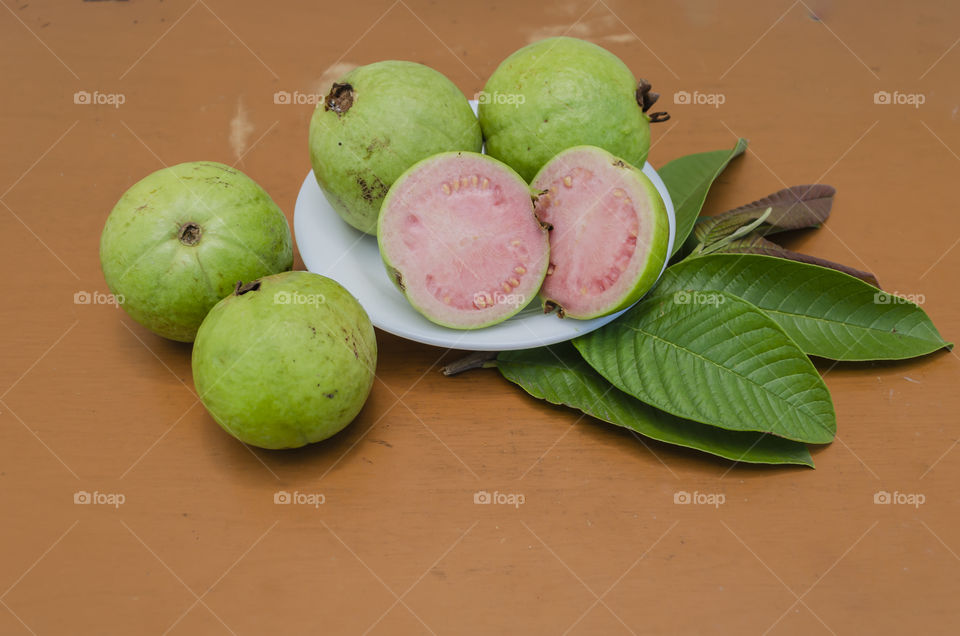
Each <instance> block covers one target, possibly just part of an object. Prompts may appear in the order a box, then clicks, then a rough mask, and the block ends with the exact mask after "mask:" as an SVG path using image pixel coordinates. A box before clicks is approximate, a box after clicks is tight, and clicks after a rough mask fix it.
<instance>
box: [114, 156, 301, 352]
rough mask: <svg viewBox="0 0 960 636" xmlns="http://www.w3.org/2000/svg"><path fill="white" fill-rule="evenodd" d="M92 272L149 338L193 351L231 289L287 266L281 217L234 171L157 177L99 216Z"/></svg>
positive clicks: (220, 168)
mask: <svg viewBox="0 0 960 636" xmlns="http://www.w3.org/2000/svg"><path fill="white" fill-rule="evenodd" d="M100 263H101V266H102V268H103V276H104V278H105V279H106V282H107V286H108V287H109V288H110V291H111V292H112V293H113V294H114V295H115V296H116V297H117V298H118V300H120V299H122V306H123V308H124V309H126V311H127V313H128V314H130V316H131V317H132V318H133V319H134V320H136V321H137V322H139V323H140V324H142V325H143V326H145V327H147V328H148V329H150V330H151V331H153V332H154V333H156V334H158V335H161V336H163V337H165V338H169V339H171V340H178V341H181V342H193V340H194V338H195V337H196V334H197V329H198V328H199V327H200V323H201V322H203V319H204V317H205V316H206V315H207V312H208V311H210V309H211V308H212V307H213V306H214V305H215V304H216V303H217V302H218V301H219V300H220V299H221V298H223V297H224V296H226V295H227V294H229V293H230V291H231V290H232V289H233V286H234V284H235V283H236V282H237V281H238V280H253V279H255V278H258V277H261V276H267V275H269V274H275V273H277V272H282V271H285V270H288V269H290V268H291V267H292V266H293V241H292V239H291V236H290V227H289V225H288V224H287V219H286V217H285V216H284V215H283V212H281V210H280V208H279V207H277V205H276V204H275V203H274V202H273V200H272V199H271V198H270V195H268V194H267V193H266V191H264V190H263V188H261V187H260V186H259V185H257V184H256V182H254V181H253V180H252V179H250V178H249V177H247V176H246V175H245V174H243V173H242V172H240V171H239V170H235V169H233V168H231V167H229V166H226V165H223V164H220V163H215V162H212V161H199V162H192V163H182V164H179V165H176V166H171V167H169V168H164V169H162V170H158V171H157V172H154V173H153V174H151V175H149V176H147V177H145V178H143V179H141V180H140V181H138V182H137V183H135V184H134V185H133V186H132V187H131V188H130V189H129V190H127V191H126V192H125V193H124V194H123V196H122V197H120V200H119V201H118V202H117V204H116V206H115V207H114V208H113V211H112V212H110V215H109V216H108V217H107V221H106V224H105V225H104V228H103V234H102V235H101V236H100Z"/></svg>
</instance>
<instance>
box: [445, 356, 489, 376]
mask: <svg viewBox="0 0 960 636" xmlns="http://www.w3.org/2000/svg"><path fill="white" fill-rule="evenodd" d="M496 358H497V352H496V351H474V352H473V353H471V354H468V355H466V356H464V357H462V358H460V359H459V360H455V361H453V362H451V363H450V364H448V365H447V366H445V367H443V368H442V369H440V372H441V373H443V375H445V376H451V375H457V374H458V373H463V372H464V371H469V370H470V369H491V368H493V367H495V366H497V361H496Z"/></svg>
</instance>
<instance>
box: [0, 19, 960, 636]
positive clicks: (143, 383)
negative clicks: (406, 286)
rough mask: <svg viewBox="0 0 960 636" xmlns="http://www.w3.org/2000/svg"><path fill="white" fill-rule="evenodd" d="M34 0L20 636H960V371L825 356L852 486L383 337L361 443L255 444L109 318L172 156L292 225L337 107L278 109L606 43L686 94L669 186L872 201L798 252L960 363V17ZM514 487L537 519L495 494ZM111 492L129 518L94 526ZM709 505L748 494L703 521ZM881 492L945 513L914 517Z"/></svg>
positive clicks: (13, 168) (2, 377)
mask: <svg viewBox="0 0 960 636" xmlns="http://www.w3.org/2000/svg"><path fill="white" fill-rule="evenodd" d="M3 4H4V7H3V8H2V9H0V48H2V51H3V55H2V56H0V69H2V77H3V78H4V84H5V87H4V88H5V90H4V95H3V98H2V105H0V133H2V137H0V139H2V152H0V203H2V209H0V259H2V260H0V262H2V271H3V272H4V278H5V281H4V285H3V291H2V295H3V300H2V302H0V330H2V333H3V334H4V335H3V347H2V352H3V353H2V359H3V364H2V367H0V396H2V401H0V504H2V511H3V522H2V524H0V633H4V634H18V633H24V632H26V633H30V632H33V633H37V634H52V633H58V634H67V633H71V634H73V633H90V634H94V633H97V634H102V633H117V634H131V633H166V632H167V631H169V632H170V633H184V634H186V633H203V634H214V633H220V632H232V633H236V634H254V633H290V634H295V633H338V634H339V633H356V632H361V633H362V632H364V631H365V630H370V631H371V633H381V634H399V633H420V632H435V633H438V634H439V633H455V634H498V633H517V634H526V633H530V634H534V633H536V634H539V633H564V632H565V630H569V632H570V633H582V634H601V633H603V634H606V633H611V634H615V633H621V632H628V631H632V632H635V633H658V634H661V633H662V634H674V633H731V634H749V633H767V632H769V633H774V634H811V633H821V632H832V633H837V634H839V633H884V634H895V633H910V632H913V633H923V634H952V633H956V632H957V629H958V622H960V605H958V604H957V602H956V599H957V593H958V591H960V586H958V560H960V524H958V523H957V522H958V520H960V515H958V503H960V486H958V483H960V449H957V448H955V447H956V445H957V441H958V416H957V409H958V407H960V391H958V389H957V380H958V369H960V362H958V358H957V355H956V354H952V353H946V352H942V353H939V354H936V355H933V356H930V357H928V358H925V359H921V360H918V361H914V362H907V363H901V364H855V365H854V364H844V365H838V366H830V365H829V364H824V365H821V369H822V370H823V371H824V372H825V373H826V382H827V384H828V385H829V387H830V389H831V391H832V393H833V397H834V400H835V402H836V408H837V413H838V421H839V434H838V437H837V440H836V442H835V443H833V444H832V445H831V446H829V447H826V448H822V449H819V450H816V451H815V452H814V455H815V460H816V463H817V466H818V467H817V469H816V470H809V469H801V468H755V467H754V468H751V467H747V466H736V467H733V468H732V469H731V465H730V463H728V462H724V461H719V460H712V459H710V458H708V457H706V456H701V455H699V454H696V453H693V452H685V451H682V450H676V449H674V448H670V447H667V446H664V445H661V444H657V443H653V442H647V443H641V442H639V441H637V440H636V439H635V438H634V437H633V436H631V435H630V434H628V433H626V432H624V431H622V430H619V429H616V428H614V427H611V426H607V425H603V424H601V423H599V422H596V421H593V420H590V419H589V418H580V417H578V414H577V413H574V412H571V411H569V410H566V409H563V408H558V407H553V406H550V405H547V404H544V403H540V402H537V401H535V400H533V399H532V398H529V397H528V396H526V395H525V394H524V393H523V392H522V391H521V390H519V389H518V388H517V387H514V386H512V385H510V384H508V383H507V382H506V381H504V380H503V379H502V378H500V377H499V374H497V373H496V372H495V371H475V372H472V373H469V374H465V375H462V376H459V377H456V378H452V379H448V378H444V377H442V376H441V375H440V374H439V372H438V365H441V364H442V362H443V361H444V360H451V359H453V358H455V357H457V356H458V355H460V353H459V352H444V351H442V350H439V349H435V348H431V347H428V346H422V345H418V344H414V343H411V342H405V341H403V340H400V339H398V338H395V337H392V336H390V335H387V334H384V333H379V334H378V337H379V343H380V349H381V353H380V364H379V368H378V382H377V383H376V385H375V387H374V390H373V394H372V397H371V398H370V401H369V403H368V404H367V406H366V408H365V409H364V411H363V413H362V414H361V416H360V417H359V418H358V419H357V420H356V421H355V422H354V423H353V425H352V426H350V427H349V428H348V429H347V430H345V431H344V432H343V433H342V434H340V435H338V436H337V437H336V438H334V439H332V440H330V441H328V442H325V443H322V444H318V445H315V446H314V447H311V448H307V449H303V450H299V451H293V452H267V451H252V450H249V449H247V448H245V447H244V446H242V445H241V444H239V443H238V442H236V441H235V440H233V439H232V438H230V437H228V436H227V435H226V434H224V433H223V432H222V431H221V430H220V429H219V428H218V427H217V426H216V424H215V423H214V422H213V420H212V419H211V418H210V417H209V416H208V415H207V413H206V412H205V411H204V409H203V407H202V406H201V405H199V404H198V402H197V398H196V396H195V394H194V392H193V385H192V381H191V377H190V347H189V346H186V345H182V344H176V343H172V342H167V341H164V340H162V339H161V338H159V337H156V336H154V335H152V334H151V333H150V332H148V331H146V330H145V329H143V328H142V327H140V326H139V325H137V324H136V323H134V322H133V321H132V320H131V319H130V318H129V317H128V316H126V314H125V313H124V312H123V311H120V310H118V309H116V308H115V307H113V306H110V305H106V304H101V303H100V302H99V301H98V300H97V298H99V297H98V296H96V295H97V294H105V293H106V292H107V291H108V290H107V288H106V285H105V283H104V280H103V277H102V275H101V272H100V265H99V260H98V253H97V250H98V241H99V236H100V231H101V228H102V225H103V221H104V219H105V218H106V215H107V213H108V212H109V211H110V209H111V207H112V206H113V204H114V203H115V201H116V200H117V198H118V197H119V196H120V194H121V193H122V192H123V191H124V190H125V189H126V188H127V187H129V186H130V185H131V184H132V183H134V182H135V181H136V180H138V179H139V178H141V177H143V176H145V175H146V174H148V173H150V172H152V171H154V170H156V169H159V168H161V167H162V166H164V165H170V164H174V163H178V162H182V161H190V160H199V159H212V160H218V161H222V162H226V163H231V164H236V165H237V166H238V167H239V168H241V169H242V170H244V171H245V172H246V173H248V174H249V175H251V176H252V177H253V178H254V179H256V180H257V181H258V182H260V183H261V184H262V185H263V186H264V187H265V188H266V189H267V190H268V191H269V192H270V193H271V194H272V196H273V197H274V198H275V200H276V201H277V202H278V204H279V205H280V206H281V207H282V208H283V209H284V211H285V212H286V213H287V215H288V217H289V218H290V219H291V220H292V215H293V206H294V201H295V197H296V194H297V190H298V188H299V185H300V183H301V182H302V180H303V178H304V175H305V174H306V173H307V171H308V170H309V161H308V158H307V151H306V140H307V123H308V121H309V118H310V114H311V106H310V105H307V104H295V103H290V104H284V103H275V99H274V95H275V94H276V93H277V92H278V91H286V92H288V93H290V94H291V95H293V94H295V93H296V92H298V91H299V93H300V94H303V95H311V94H314V93H317V92H325V89H326V87H327V86H329V83H330V81H331V80H332V79H334V78H335V77H336V76H337V75H338V74H339V73H340V72H342V71H343V69H346V68H349V67H350V66H352V65H356V64H364V63H368V62H373V61H376V60H380V59H386V58H405V59H411V60H415V61H420V62H423V63H426V64H429V65H431V66H433V67H435V68H437V69H439V70H440V71H442V72H444V73H446V74H447V75H448V76H449V77H451V78H452V79H453V80H454V81H455V82H456V83H457V84H458V85H459V86H460V88H461V89H462V90H463V91H464V92H465V93H466V94H468V95H473V94H474V93H475V92H476V91H478V90H480V89H481V88H482V86H483V84H484V81H485V79H486V78H487V77H488V76H489V74H490V73H491V72H492V71H493V69H494V68H495V67H496V65H497V64H498V63H499V61H500V60H501V59H502V58H503V57H505V56H506V55H507V54H508V53H510V52H511V51H513V50H514V49H516V48H518V47H520V46H522V45H523V44H525V43H527V42H528V41H530V40H531V39H536V38H539V37H544V36H549V35H555V34H561V33H568V34H570V35H576V36H580V37H586V38H589V39H591V40H593V41H595V42H597V43H599V44H602V45H604V46H606V47H608V48H610V49H611V50H612V51H614V52H615V53H617V54H618V55H620V56H621V57H622V58H623V59H624V60H625V61H626V62H627V63H628V64H629V65H630V67H631V68H632V69H633V70H634V71H635V73H636V74H637V75H638V76H642V77H646V78H648V79H650V80H652V81H653V83H654V85H655V89H659V91H660V92H661V93H662V94H663V95H664V97H663V98H662V102H661V103H662V104H663V105H664V106H665V107H666V108H667V109H668V110H670V111H671V113H672V114H673V118H672V119H671V120H670V122H668V123H666V124H661V125H659V126H658V127H657V129H656V131H655V133H654V138H655V146H654V148H653V151H652V153H651V161H652V162H653V163H654V165H662V164H664V163H665V162H666V161H668V160H670V159H672V158H674V157H677V156H680V155H683V154H686V153H690V152H696V151H702V150H712V149H719V148H728V147H731V146H732V145H733V143H734V141H735V139H736V137H737V136H745V137H748V138H749V139H750V140H751V145H750V149H749V150H748V153H747V155H746V156H745V157H743V158H741V159H739V160H737V161H736V162H735V163H734V164H733V165H732V166H731V168H730V169H729V170H728V171H727V172H726V173H725V174H724V175H723V176H722V178H721V179H720V181H719V182H718V184H717V186H716V188H715V190H714V193H713V195H712V196H711V199H710V200H709V202H708V205H707V207H706V211H707V212H711V213H712V212H719V211H722V210H724V209H727V208H729V207H733V206H735V205H739V204H742V203H745V202H747V201H750V200H753V199H755V198H758V197H760V196H763V195H765V194H768V193H770V192H772V191H774V190H777V189H779V188H781V187H784V186H786V185H794V184H800V183H813V182H825V183H830V184H833V185H835V186H836V187H837V188H838V190H839V194H838V196H837V199H836V203H835V205H834V215H833V218H831V219H830V221H829V222H828V224H827V225H826V227H825V228H823V229H821V230H819V231H817V232H813V233H809V234H806V235H804V236H801V237H798V238H796V239H794V240H793V241H792V243H791V246H792V247H794V248H796V249H802V250H804V251H808V252H810V253H813V254H816V255H819V256H823V257H826V258H830V259H833V260H838V261H842V262H845V263H848V264H850V265H853V266H856V267H859V268H861V269H869V270H871V271H873V272H876V273H877V275H878V276H879V278H880V281H881V283H882V284H883V285H884V286H885V288H886V289H888V290H891V291H896V292H899V293H901V294H914V295H922V298H923V299H924V307H925V309H926V310H927V311H928V312H929V313H930V315H931V316H932V317H933V319H934V320H935V322H936V323H937V325H938V327H939V328H940V329H941V331H942V332H943V333H944V335H945V336H946V337H947V338H954V339H956V338H957V337H960V317H958V314H960V312H958V310H960V296H958V293H957V291H956V288H957V282H958V267H960V247H958V241H960V223H958V222H957V216H958V205H957V198H958V197H957V184H958V181H960V180H958V174H960V156H958V153H960V119H958V113H960V83H958V82H957V81H956V79H957V75H958V72H960V47H958V46H957V42H958V39H957V38H958V36H960V26H958V25H960V21H958V19H960V9H958V7H956V6H948V5H946V4H944V3H937V2H919V3H905V2H904V3H895V4H886V5H882V4H878V3H873V2H868V1H867V0H857V1H853V2H846V3H842V4H841V3H834V2H829V1H828V0H818V1H813V0H806V1H805V0H797V1H796V2H790V1H789V0H783V1H777V2H772V3H761V2H755V3H748V2H732V3H722V4H721V3H717V2H711V1H709V0H703V1H699V0H688V1H684V2H677V3H660V4H657V5H654V4H651V3H644V4H642V5H641V4H640V3H634V2H626V1H622V0H616V1H614V0H598V1H597V2H590V1H585V2H569V3H560V4H558V5H556V6H551V8H549V9H544V8H542V6H541V3H533V2H526V1H523V2H503V3H498V4H495V5H484V4H482V3H472V4H469V5H468V4H467V3H463V4H460V3H440V2H434V1H427V0H397V2H391V1H390V0H384V1H381V2H346V3H331V2H325V3H320V2H295V3H294V2H290V3H268V2H256V3H254V2H246V3H236V2H226V1H224V0H196V1H193V0H167V1H163V2H129V3H127V2H79V1H76V0H74V1H73V2H70V3H54V2H49V1H46V2H42V1H37V0H34V1H30V2H27V0H18V1H17V2H13V1H12V0H4V2H3ZM678 91H687V92H688V93H690V94H691V95H693V94H694V93H695V92H696V93H699V94H700V95H714V96H716V95H719V96H722V98H723V103H722V104H720V105H717V106H716V107H715V106H714V105H710V104H696V103H690V104H677V103H674V99H673V96H674V94H675V93H676V92H678ZM878 91H886V92H887V93H889V94H890V101H891V102H896V101H898V100H899V101H903V100H905V99H908V98H910V97H911V96H913V100H912V101H913V102H917V101H920V100H919V98H918V97H916V96H922V98H923V103H922V104H917V105H913V104H909V103H887V104H884V103H877V100H876V99H875V95H877V94H878V93H877V92H878ZM87 94H89V102H91V103H82V102H84V101H86V98H85V97H84V95H87ZM880 95H881V97H882V96H883V93H880ZM121 101H122V103H119V102H121ZM291 101H295V100H293V99H291ZM691 101H694V100H691ZM713 101H714V102H716V101H719V100H717V99H714V100H713ZM880 101H883V100H882V99H880ZM78 102H80V103H78ZM93 102H100V103H93ZM295 266H296V267H298V268H302V262H301V261H300V260H299V258H298V260H297V262H296V265H295ZM84 292H85V293H87V294H89V296H88V297H89V298H90V299H91V301H92V302H90V303H89V304H83V303H82V302H75V296H76V294H78V293H84ZM77 298H78V299H79V300H81V301H82V299H83V297H82V296H81V297H77ZM480 490H486V491H489V492H491V493H493V492H495V491H496V492H498V493H501V494H504V493H506V494H517V495H523V500H524V502H523V504H522V505H518V506H511V505H486V506H481V505H475V504H474V493H475V492H476V491H480ZM81 491H85V492H88V493H90V496H91V498H96V499H97V500H98V501H101V502H103V503H98V504H89V505H77V504H75V503H74V498H75V495H76V493H79V492H81ZM278 491H286V492H290V493H299V495H300V496H307V495H311V494H314V495H320V494H322V495H323V497H324V500H323V503H322V504H319V503H318V504H317V505H316V506H315V507H314V506H311V505H293V504H290V505H278V504H275V503H274V497H275V493H277V492H278ZM679 491H686V492H690V493H694V492H696V493H700V494H722V495H723V496H724V497H725V502H724V503H723V504H722V505H719V506H718V507H714V506H709V505H692V504H691V505H676V504H675V503H674V496H675V493H677V492H679ZM878 491H889V492H890V493H894V492H896V493H900V494H901V495H903V494H907V495H909V494H916V495H922V496H923V498H924V500H923V503H922V504H920V505H916V506H910V505H905V504H899V505H895V504H890V505H876V504H875V503H874V496H875V493H877V492H878ZM111 497H112V498H111ZM121 498H122V503H121ZM317 500H319V498H317ZM111 502H112V505H111Z"/></svg>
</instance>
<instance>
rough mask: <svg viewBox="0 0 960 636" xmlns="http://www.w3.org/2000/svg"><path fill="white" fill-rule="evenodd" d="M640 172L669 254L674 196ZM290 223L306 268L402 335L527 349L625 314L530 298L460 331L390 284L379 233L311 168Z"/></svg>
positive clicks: (459, 345) (480, 347)
mask: <svg viewBox="0 0 960 636" xmlns="http://www.w3.org/2000/svg"><path fill="white" fill-rule="evenodd" d="M474 109H476V105H475V104H474ZM643 172H644V174H646V175H647V176H648V177H649V178H650V180H651V181H652V182H653V184H654V185H655V186H656V187H657V190H658V191H659V192H660V196H661V197H663V201H664V203H665V204H666V208H667V216H668V217H669V218H670V243H669V246H668V250H667V253H668V254H669V253H671V252H672V251H673V241H674V234H675V226H676V218H675V216H674V210H673V201H671V200H670V194H669V193H668V192H667V188H666V186H665V185H664V183H663V181H662V180H661V179H660V176H659V175H658V174H657V172H656V171H655V170H654V169H653V167H652V166H651V165H650V164H649V163H647V164H646V165H644V166H643ZM293 228H294V233H295V235H296V240H297V247H298V248H299V249H300V256H301V257H302V258H303V262H304V264H305V265H306V266H307V269H308V270H310V271H311V272H315V273H317V274H323V275H324V276H328V277H330V278H332V279H334V280H335V281H337V282H338V283H340V284H341V285H343V286H344V287H346V288H347V290H349V291H350V293H351V294H353V295H354V296H355V297H356V298H357V300H359V301H360V304H361V305H363V307H364V309H366V310H367V314H368V315H369V316H370V320H371V321H372V322H373V324H374V325H375V326H376V327H378V328H379V329H382V330H384V331H387V332H390V333H392V334H394V335H397V336H400V337H401V338H407V339H409V340H415V341H417V342H422V343H425V344H429V345H435V346H438V347H446V348H450V349H467V350H471V351H506V350H509V349H528V348H531V347H541V346H544V345H549V344H554V343H557V342H563V341H566V340H570V339H572V338H576V337H577V336H581V335H583V334H585V333H589V332H591V331H593V330H594V329H597V328H599V327H602V326H603V325H605V324H607V323H608V322H610V321H611V320H613V319H614V318H616V317H617V316H619V315H620V313H623V312H619V313H616V314H612V315H610V316H604V317H603V318H595V319H593V320H575V319H572V318H562V319H561V318H558V317H557V316H556V314H544V313H543V311H542V310H541V308H540V304H539V301H538V300H537V299H534V300H533V301H531V303H530V304H529V305H527V307H525V308H524V309H523V310H522V311H520V313H518V314H517V315H515V316H513V317H512V318H510V319H509V320H506V321H505V322H502V323H500V324H498V325H494V326H492V327H484V328H483V329H475V330H459V329H449V328H447V327H441V326H439V325H435V324H433V323H432V322H430V321H429V320H427V319H426V318H424V317H423V316H422V315H420V314H419V313H418V312H417V311H416V310H415V309H414V308H413V307H411V306H410V304H409V303H408V302H407V299H406V298H405V297H404V296H403V294H401V293H400V290H398V289H397V288H396V287H394V285H393V283H392V282H391V281H390V278H389V277H388V276H387V272H386V270H385V269H384V266H383V261H382V260H380V251H379V248H378V247H377V238H376V237H375V236H370V235H368V234H364V233H363V232H360V231H358V230H355V229H354V228H352V227H350V226H349V225H348V224H347V223H346V222H344V221H343V220H341V219H340V217H339V216H338V215H337V213H336V212H335V211H334V209H333V208H332V207H330V204H329V203H327V199H326V197H324V196H323V192H321V191H320V187H319V186H318V185H317V180H316V179H315V178H314V176H313V172H312V171H311V172H309V173H308V174H307V177H306V179H304V180H303V185H302V186H301V187H300V194H299V195H297V203H296V206H295V208H294V212H293ZM661 273H662V270H661ZM624 311H625V310H624Z"/></svg>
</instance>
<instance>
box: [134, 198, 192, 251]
mask: <svg viewBox="0 0 960 636" xmlns="http://www.w3.org/2000/svg"><path fill="white" fill-rule="evenodd" d="M143 207H146V206H143ZM138 209H139V208H138ZM202 234H203V231H202V230H201V229H200V226H199V225H197V224H196V223H194V222H193V221H187V222H186V223H184V224H183V225H181V226H180V229H179V230H177V238H178V239H179V240H180V242H181V243H183V244H184V245H188V246H189V245H196V244H197V243H199V242H200V236H201V235H202Z"/></svg>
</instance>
